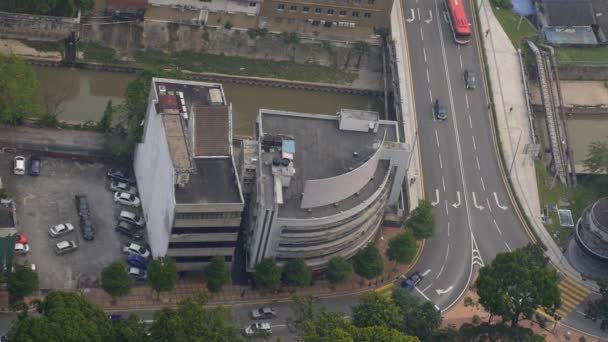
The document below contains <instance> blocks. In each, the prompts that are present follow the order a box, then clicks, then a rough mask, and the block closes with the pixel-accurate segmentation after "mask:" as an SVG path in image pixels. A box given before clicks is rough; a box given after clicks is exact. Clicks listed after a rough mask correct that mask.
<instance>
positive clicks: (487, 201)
mask: <svg viewBox="0 0 608 342" xmlns="http://www.w3.org/2000/svg"><path fill="white" fill-rule="evenodd" d="M486 203H487V204H488V209H489V210H490V212H492V206H491V205H490V199H489V198H487V197H486Z"/></svg>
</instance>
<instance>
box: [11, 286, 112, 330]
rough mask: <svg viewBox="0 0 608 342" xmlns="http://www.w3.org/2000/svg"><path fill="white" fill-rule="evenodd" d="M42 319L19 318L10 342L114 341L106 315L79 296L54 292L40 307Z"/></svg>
mask: <svg viewBox="0 0 608 342" xmlns="http://www.w3.org/2000/svg"><path fill="white" fill-rule="evenodd" d="M38 311H39V315H36V316H29V315H27V314H22V315H19V316H18V318H17V320H16V321H15V322H14V323H13V324H12V326H11V328H10V331H9V332H8V336H7V337H8V340H9V341H28V342H48V341H66V342H69V341H90V342H105V341H114V330H113V328H112V324H111V322H110V320H109V319H108V317H107V315H106V314H105V313H104V312H103V311H102V310H101V309H99V308H98V307H97V306H95V304H93V303H91V302H90V301H89V300H88V299H86V298H85V297H84V296H82V295H80V294H79V293H76V292H62V291H52V292H51V293H49V294H48V295H47V296H46V298H44V299H43V300H42V301H41V302H40V304H39V307H38Z"/></svg>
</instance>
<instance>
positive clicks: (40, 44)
mask: <svg viewBox="0 0 608 342" xmlns="http://www.w3.org/2000/svg"><path fill="white" fill-rule="evenodd" d="M20 42H21V43H23V44H24V45H27V46H29V47H31V48H33V49H36V50H38V51H40V52H63V44H62V43H61V42H59V41H57V42H45V41H38V40H20Z"/></svg>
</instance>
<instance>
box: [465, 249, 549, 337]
mask: <svg viewBox="0 0 608 342" xmlns="http://www.w3.org/2000/svg"><path fill="white" fill-rule="evenodd" d="M547 263H548V259H547V258H546V257H545V256H544V255H543V251H542V249H541V248H540V246H539V245H533V244H529V245H527V246H525V247H522V248H518V249H516V250H514V251H512V252H508V253H499V254H498V255H496V258H495V259H494V260H493V261H492V263H491V264H490V265H487V266H485V267H483V268H481V270H480V271H479V277H478V278H477V280H476V282H475V287H476V288H477V293H478V294H479V303H480V304H481V305H483V307H484V308H485V309H486V310H487V311H489V312H490V313H491V314H492V315H497V316H501V317H502V318H503V320H504V321H510V322H511V326H512V327H516V326H517V323H518V322H519V321H520V319H522V316H523V318H526V319H530V318H532V315H533V313H534V311H535V310H536V309H537V308H542V309H543V310H544V311H545V312H547V313H549V314H553V313H554V312H555V310H556V309H557V308H559V306H560V295H559V290H558V287H557V282H558V276H557V274H555V272H554V271H551V270H550V269H548V268H547Z"/></svg>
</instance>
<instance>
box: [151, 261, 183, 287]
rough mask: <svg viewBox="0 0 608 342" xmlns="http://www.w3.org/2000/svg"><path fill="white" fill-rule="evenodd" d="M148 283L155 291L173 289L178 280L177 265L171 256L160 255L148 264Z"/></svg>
mask: <svg viewBox="0 0 608 342" xmlns="http://www.w3.org/2000/svg"><path fill="white" fill-rule="evenodd" d="M147 280H148V284H150V286H151V287H152V289H153V290H154V291H156V292H157V293H159V294H160V292H164V291H171V290H173V289H174V288H175V282H176V281H177V265H176V264H175V260H173V258H171V257H169V256H162V257H158V258H156V259H154V260H152V261H151V262H150V264H149V265H148V278H147Z"/></svg>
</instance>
